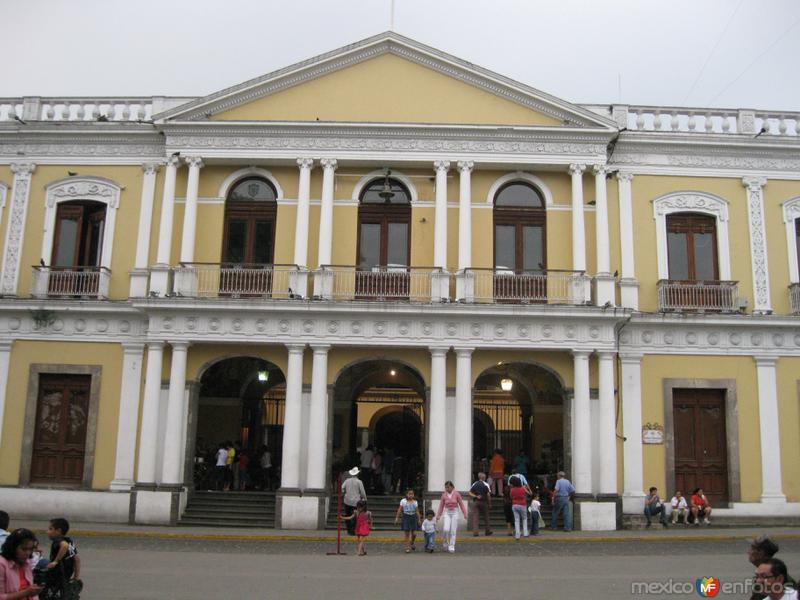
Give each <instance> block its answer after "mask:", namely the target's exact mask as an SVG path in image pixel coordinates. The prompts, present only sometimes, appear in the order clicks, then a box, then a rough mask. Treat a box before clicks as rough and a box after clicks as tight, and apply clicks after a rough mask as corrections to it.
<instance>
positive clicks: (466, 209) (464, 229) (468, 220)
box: [458, 160, 474, 271]
mask: <svg viewBox="0 0 800 600" xmlns="http://www.w3.org/2000/svg"><path fill="white" fill-rule="evenodd" d="M473 167H474V163H473V162H472V161H471V160H460V161H458V173H459V179H458V182H459V190H458V192H459V193H458V269H459V270H460V271H461V270H463V269H469V268H470V267H471V266H472V168H473Z"/></svg>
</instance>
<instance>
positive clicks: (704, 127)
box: [627, 106, 800, 137]
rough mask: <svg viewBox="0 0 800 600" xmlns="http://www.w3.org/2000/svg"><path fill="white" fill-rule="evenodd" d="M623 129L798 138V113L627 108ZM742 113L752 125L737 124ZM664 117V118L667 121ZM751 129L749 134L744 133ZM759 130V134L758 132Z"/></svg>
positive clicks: (664, 107) (684, 108) (662, 107)
mask: <svg viewBox="0 0 800 600" xmlns="http://www.w3.org/2000/svg"><path fill="white" fill-rule="evenodd" d="M627 110H628V119H627V127H628V129H629V130H632V131H673V132H684V133H686V132H693V133H706V134H728V133H734V134H736V133H745V134H747V133H752V134H753V135H755V134H759V133H761V134H769V135H774V136H786V137H797V136H800V113H798V112H788V113H760V112H759V113H752V111H740V110H737V109H727V108H721V109H708V108H690V107H669V106H629V107H627ZM744 113H747V116H754V118H753V119H752V121H751V122H752V125H744V124H743V123H741V122H740V121H741V119H742V118H743V115H744ZM667 117H668V118H667ZM749 128H754V130H753V131H752V132H751V131H749V130H748V129H749ZM762 130H763V131H762Z"/></svg>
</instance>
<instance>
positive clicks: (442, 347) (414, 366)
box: [0, 33, 800, 529]
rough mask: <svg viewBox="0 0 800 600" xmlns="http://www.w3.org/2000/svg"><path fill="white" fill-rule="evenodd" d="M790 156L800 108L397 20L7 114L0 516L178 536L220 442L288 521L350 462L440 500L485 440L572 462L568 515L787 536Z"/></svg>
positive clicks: (293, 523) (2, 126)
mask: <svg viewBox="0 0 800 600" xmlns="http://www.w3.org/2000/svg"><path fill="white" fill-rule="evenodd" d="M798 150H800V115H798V114H797V113H774V112H769V111H757V110H755V111H754V110H720V109H701V108H686V109H680V108H671V107H645V106H641V107H639V106H626V105H612V106H607V105H603V106H595V105H576V104H572V103H569V102H566V101H564V100H561V99H558V98H555V97H553V96H550V95H548V94H546V93H543V92H541V91H539V90H536V89H533V88H530V87H528V86H526V85H524V84H521V83H519V82H515V81H512V80H510V79H507V78H505V77H503V76H501V75H498V74H496V73H492V72H490V71H487V70H485V69H482V68H480V67H477V66H475V65H472V64H470V63H467V62H464V61H462V60H460V59H458V58H456V57H453V56H449V55H446V54H444V53H442V52H440V51H438V50H436V49H433V48H430V47H427V46H424V45H422V44H419V43H417V42H415V41H413V40H410V39H407V38H404V37H402V36H399V35H397V34H394V33H386V34H382V35H379V36H375V37H373V38H369V39H367V40H364V41H362V42H359V43H357V44H354V45H351V46H347V47H345V48H341V49H338V50H335V51H333V52H330V53H328V54H325V55H322V56H318V57H315V58H312V59H310V60H307V61H305V62H302V63H298V64H295V65H291V66H288V67H286V68H284V69H281V70H279V71H276V72H273V73H270V74H267V75H265V76H263V77H260V78H257V79H254V80H251V81H248V82H244V83H242V84H240V85H237V86H234V87H232V88H228V89H225V90H222V91H220V92H217V93H214V94H211V95H209V96H206V97H200V98H166V97H150V98H103V99H69V98H66V99H63V98H62V99H59V98H38V97H21V98H10V99H5V98H0V237H1V238H2V249H3V254H2V274H0V295H2V299H0V486H2V487H0V505H2V506H3V508H4V509H6V510H9V512H11V511H13V512H14V514H15V515H28V516H31V517H36V516H44V515H49V514H50V513H51V512H52V507H53V506H54V503H55V502H56V501H58V502H59V503H61V504H59V506H62V507H64V506H66V507H68V510H67V512H69V513H70V514H69V516H70V517H72V518H76V519H83V520H93V519H100V520H108V521H117V522H128V521H131V522H139V523H175V522H177V521H179V520H180V519H181V517H182V515H183V513H184V511H185V508H186V505H187V502H191V499H192V495H193V494H194V493H195V490H197V489H202V488H205V487H209V486H211V487H213V486H214V485H216V484H215V482H214V477H215V473H214V469H213V467H212V468H211V469H208V468H207V467H208V465H209V461H212V463H211V464H213V454H214V450H215V449H216V448H217V447H218V446H219V445H220V444H222V443H224V442H228V441H230V442H238V444H239V446H240V450H241V451H243V452H244V453H245V454H248V455H249V456H250V457H251V462H252V465H255V464H257V463H258V462H259V460H260V459H261V458H262V457H263V456H264V452H265V451H266V452H269V453H270V454H269V456H270V457H271V459H272V460H271V462H272V464H271V472H272V475H271V476H270V477H272V478H273V480H272V481H267V479H265V480H263V481H260V482H259V477H261V476H262V475H263V473H261V472H260V471H259V470H258V469H252V468H251V471H252V472H253V474H254V477H253V481H252V482H251V483H252V484H253V486H254V487H264V488H271V487H276V488H277V492H276V497H275V525H276V526H278V527H283V528H317V527H323V526H324V525H325V521H326V515H327V512H328V510H329V506H330V498H331V493H332V492H331V490H333V489H335V487H336V486H335V481H336V479H337V477H338V475H339V473H341V472H342V471H346V470H348V469H349V468H350V467H351V466H353V464H357V461H358V460H359V458H358V456H359V454H363V451H364V450H366V448H367V447H368V446H375V447H379V448H381V449H382V451H383V454H382V456H383V457H384V460H386V463H387V464H386V466H385V471H386V473H387V475H386V477H385V480H384V482H383V484H384V485H385V486H390V487H391V488H392V489H395V488H399V487H406V486H414V487H418V488H421V491H424V493H425V494H427V495H429V496H430V497H431V498H432V499H435V498H436V497H437V496H438V494H439V493H441V490H442V489H443V486H444V482H445V481H446V480H452V481H453V482H454V483H455V485H456V487H457V488H458V489H461V490H466V489H468V488H469V485H470V483H471V481H472V479H473V478H474V477H475V474H476V472H477V471H478V470H481V469H482V468H484V466H485V463H484V461H485V460H486V459H488V458H489V457H490V456H491V454H492V453H493V451H494V450H495V449H496V448H500V449H502V450H503V451H504V452H505V454H506V457H507V467H508V469H509V470H513V469H514V468H515V467H519V466H520V464H524V465H526V467H524V468H527V471H528V474H529V476H533V477H534V478H535V480H536V481H538V483H539V485H541V486H548V487H549V486H551V485H552V480H553V477H554V474H555V473H556V472H557V471H559V470H565V471H567V473H568V476H569V477H570V479H571V480H572V482H573V483H574V485H575V487H576V489H577V492H578V501H577V502H576V504H575V514H576V517H577V518H578V519H579V523H580V526H581V527H582V528H584V529H614V528H617V527H619V526H620V525H621V523H622V518H623V515H640V514H641V513H642V510H643V498H644V496H645V490H647V489H648V488H649V487H650V486H651V485H654V486H657V487H658V488H659V490H660V491H661V494H662V496H668V497H669V496H671V495H672V493H673V492H674V491H675V490H676V489H681V490H682V491H683V492H684V493H688V492H691V491H692V490H693V489H694V488H696V487H700V488H703V489H704V490H705V492H706V494H707V495H708V496H709V498H710V499H711V502H712V504H713V505H714V506H715V512H716V513H717V514H718V515H721V516H728V517H759V516H764V517H768V516H775V515H786V516H787V517H789V516H793V517H797V516H800V458H798V457H800V317H799V316H798V315H799V314H800V266H799V265H798V254H799V253H800V252H799V249H800V242H798V240H799V239H800V237H799V236H800V233H799V232H800V224H799V223H800V159H799V158H798V156H800V154H798ZM521 456H522V457H525V458H519V457H521ZM252 465H251V467H252ZM273 483H274V485H272V484H273ZM56 496H58V500H56ZM6 507H8V508H6ZM36 511H40V512H36ZM62 512H63V511H62Z"/></svg>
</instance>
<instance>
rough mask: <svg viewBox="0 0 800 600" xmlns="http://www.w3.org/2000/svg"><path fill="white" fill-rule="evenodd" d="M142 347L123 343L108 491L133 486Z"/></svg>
mask: <svg viewBox="0 0 800 600" xmlns="http://www.w3.org/2000/svg"><path fill="white" fill-rule="evenodd" d="M143 355H144V344H123V346H122V384H121V386H120V394H119V418H118V421H117V423H118V424H117V456H116V462H115V464H114V480H113V481H112V482H111V486H110V487H111V489H112V490H119V491H126V490H129V489H131V487H133V483H134V480H133V467H134V462H135V460H136V429H137V425H138V423H139V396H140V394H141V391H142V358H143Z"/></svg>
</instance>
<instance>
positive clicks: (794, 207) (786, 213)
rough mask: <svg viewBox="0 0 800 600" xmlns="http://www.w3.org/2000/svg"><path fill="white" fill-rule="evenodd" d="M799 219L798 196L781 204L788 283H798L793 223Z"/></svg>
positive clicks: (799, 262)
mask: <svg viewBox="0 0 800 600" xmlns="http://www.w3.org/2000/svg"><path fill="white" fill-rule="evenodd" d="M797 219H800V196H797V197H796V198H792V199H791V200H787V201H786V202H784V203H783V222H784V223H785V224H786V244H787V246H788V250H789V283H798V282H800V257H798V256H797V241H796V239H795V236H796V235H797V234H796V233H795V231H796V230H795V227H796V226H795V221H796V220H797Z"/></svg>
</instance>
